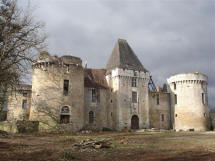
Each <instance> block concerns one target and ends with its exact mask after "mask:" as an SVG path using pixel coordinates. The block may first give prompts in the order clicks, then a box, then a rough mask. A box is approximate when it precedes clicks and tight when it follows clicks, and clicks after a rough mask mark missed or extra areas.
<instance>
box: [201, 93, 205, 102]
mask: <svg viewBox="0 0 215 161" xmlns="http://www.w3.org/2000/svg"><path fill="white" fill-rule="evenodd" d="M202 103H203V104H205V94H204V93H202Z"/></svg>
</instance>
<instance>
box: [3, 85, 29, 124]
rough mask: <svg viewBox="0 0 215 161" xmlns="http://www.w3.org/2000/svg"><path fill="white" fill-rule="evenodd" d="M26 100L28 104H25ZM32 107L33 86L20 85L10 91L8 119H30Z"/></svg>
mask: <svg viewBox="0 0 215 161" xmlns="http://www.w3.org/2000/svg"><path fill="white" fill-rule="evenodd" d="M23 101H26V102H27V103H26V106H25V107H24V106H23ZM30 108H31V86H29V85H19V86H18V87H17V88H16V90H11V91H9V92H8V112H7V120H8V121H15V120H28V119H29V113H30Z"/></svg>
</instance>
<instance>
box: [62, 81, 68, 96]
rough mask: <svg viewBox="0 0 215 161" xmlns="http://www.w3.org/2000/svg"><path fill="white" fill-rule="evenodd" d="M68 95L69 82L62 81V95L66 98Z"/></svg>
mask: <svg viewBox="0 0 215 161" xmlns="http://www.w3.org/2000/svg"><path fill="white" fill-rule="evenodd" d="M68 93H69V80H64V82H63V95H64V96H68Z"/></svg>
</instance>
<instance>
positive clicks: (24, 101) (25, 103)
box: [22, 100, 27, 109]
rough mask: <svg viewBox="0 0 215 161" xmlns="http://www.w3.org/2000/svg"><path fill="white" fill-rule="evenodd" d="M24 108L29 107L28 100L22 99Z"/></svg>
mask: <svg viewBox="0 0 215 161" xmlns="http://www.w3.org/2000/svg"><path fill="white" fill-rule="evenodd" d="M22 108H23V109H27V100H22Z"/></svg>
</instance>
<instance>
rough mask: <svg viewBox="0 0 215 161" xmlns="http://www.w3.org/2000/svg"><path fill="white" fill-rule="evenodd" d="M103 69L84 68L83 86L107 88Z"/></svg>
mask: <svg viewBox="0 0 215 161" xmlns="http://www.w3.org/2000/svg"><path fill="white" fill-rule="evenodd" d="M105 73H106V70H105V69H84V87H92V88H108V84H107V81H106V79H105Z"/></svg>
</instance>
